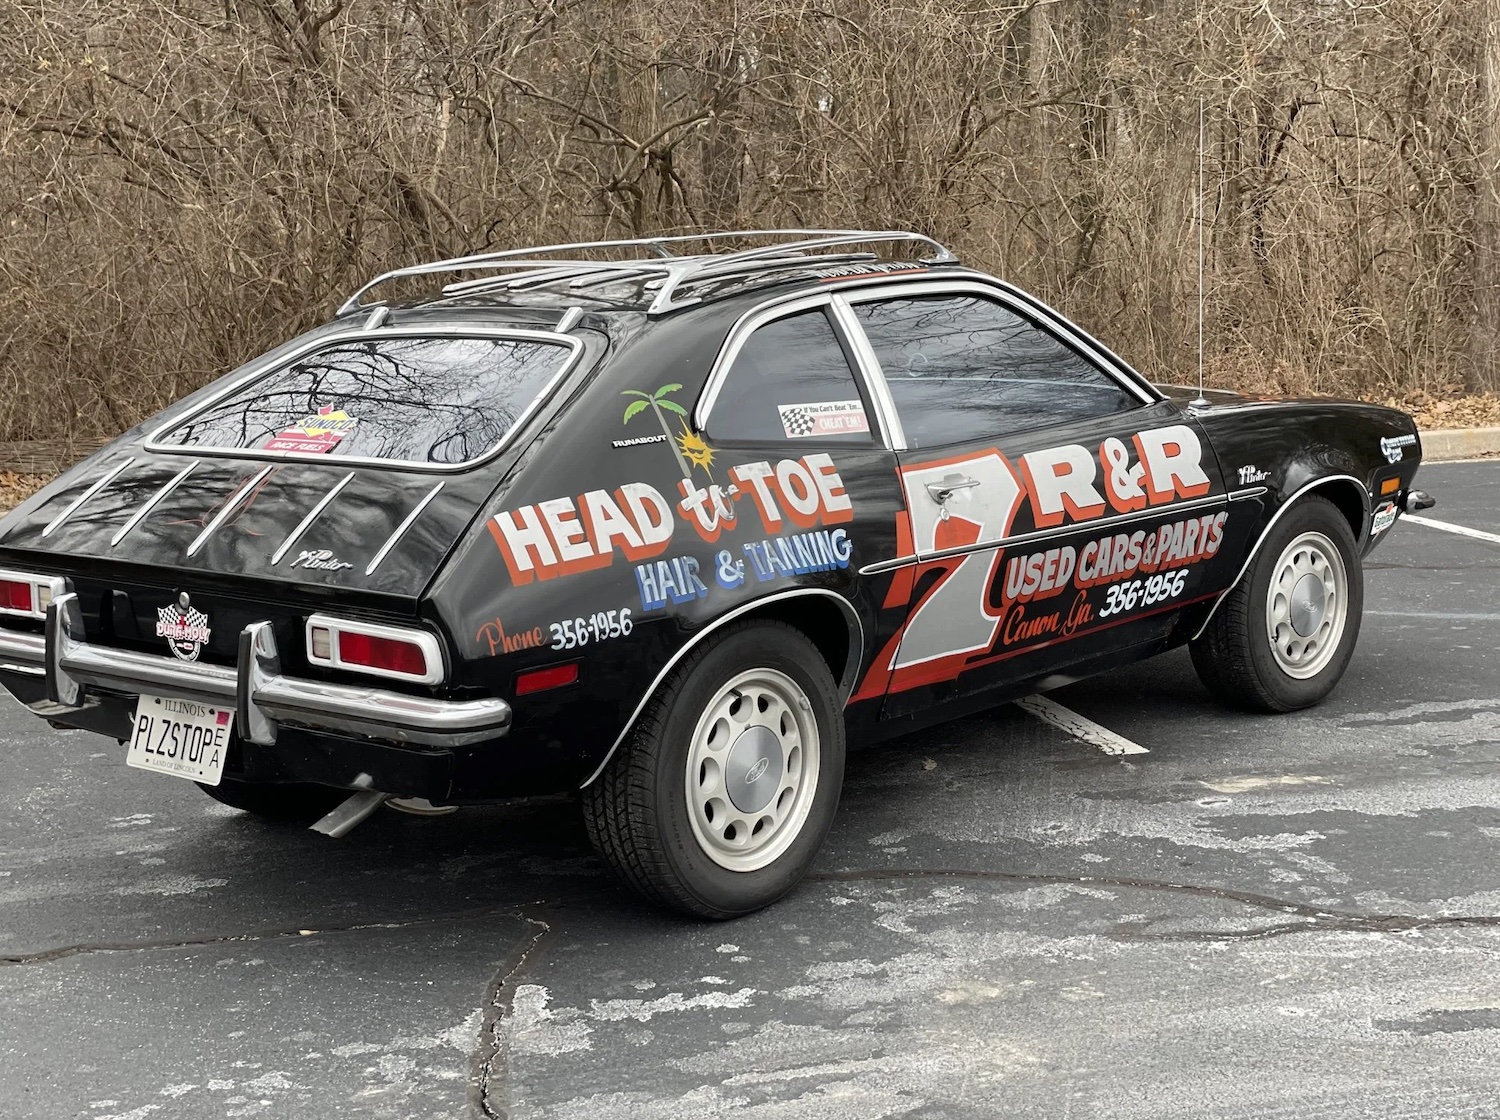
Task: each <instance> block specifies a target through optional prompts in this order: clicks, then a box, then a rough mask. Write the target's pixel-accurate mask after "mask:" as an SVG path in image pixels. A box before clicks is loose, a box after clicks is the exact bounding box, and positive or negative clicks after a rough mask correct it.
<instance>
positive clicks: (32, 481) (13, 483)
mask: <svg viewBox="0 0 1500 1120" xmlns="http://www.w3.org/2000/svg"><path fill="white" fill-rule="evenodd" d="M49 481H50V480H49V479H48V478H47V476H46V475H43V474H15V473H14V472H12V471H0V509H10V507H11V506H13V505H16V504H17V503H19V502H24V501H25V500H26V499H27V498H29V497H31V495H33V494H35V493H36V492H37V491H38V490H40V489H41V488H42V487H43V486H45V485H47V483H48V482H49Z"/></svg>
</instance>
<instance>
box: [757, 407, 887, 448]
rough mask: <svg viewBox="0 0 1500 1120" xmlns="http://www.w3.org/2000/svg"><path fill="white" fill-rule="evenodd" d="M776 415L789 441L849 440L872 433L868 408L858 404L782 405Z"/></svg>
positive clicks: (777, 409) (777, 408)
mask: <svg viewBox="0 0 1500 1120" xmlns="http://www.w3.org/2000/svg"><path fill="white" fill-rule="evenodd" d="M776 411H777V412H778V413H779V414H780V415H781V428H782V430H783V431H784V432H786V435H787V439H806V438H807V437H808V436H846V435H852V434H854V433H856V432H868V431H869V430H870V422H869V421H868V420H866V419H865V406H864V405H863V404H861V403H860V402H859V401H857V400H853V401H814V402H810V403H807V404H779V405H777V406H776Z"/></svg>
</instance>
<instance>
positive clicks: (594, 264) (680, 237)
mask: <svg viewBox="0 0 1500 1120" xmlns="http://www.w3.org/2000/svg"><path fill="white" fill-rule="evenodd" d="M751 237H777V238H782V239H783V240H781V241H779V242H777V243H776V244H773V245H764V246H760V247H757V248H752V249H742V250H739V251H737V252H734V253H727V254H720V255H715V254H708V253H706V254H701V255H683V256H679V255H676V254H673V253H671V252H669V251H668V250H667V248H666V247H667V246H668V245H680V244H682V243H684V242H691V241H701V242H712V241H722V240H733V239H745V238H751ZM786 239H790V240H786ZM873 242H905V243H913V244H921V245H927V246H930V247H931V248H932V250H933V253H932V255H931V256H929V257H926V258H924V261H925V263H929V264H951V263H954V262H956V261H957V260H958V258H957V257H956V256H955V255H954V254H953V253H952V252H951V251H950V250H949V249H947V248H946V247H945V246H943V245H942V244H941V243H939V242H938V241H935V240H934V239H933V238H931V237H928V236H926V235H925V234H920V233H912V232H909V231H901V230H816V229H759V230H726V231H723V232H717V233H689V234H672V235H668V236H659V237H638V238H628V239H624V240H616V241H575V242H568V243H564V244H557V245H541V246H534V247H531V248H526V249H508V250H503V251H499V252H494V253H479V254H474V255H471V256H465V257H451V258H448V259H446V260H440V261H431V262H429V263H426V264H418V265H408V266H407V267H405V268H397V269H392V270H391V271H389V272H385V273H382V274H381V275H379V276H377V277H375V278H374V279H373V280H370V281H368V282H366V283H365V284H364V285H363V286H362V287H361V288H360V289H359V290H358V291H356V292H355V293H354V294H353V295H351V296H350V297H349V298H348V299H347V300H345V301H344V303H343V304H342V305H341V306H340V307H339V309H338V311H337V314H338V315H345V314H348V313H349V312H351V311H358V310H360V309H361V308H362V307H364V306H365V305H364V304H363V303H362V302H361V301H362V299H363V297H364V296H365V294H366V293H368V292H369V291H370V290H371V289H373V288H376V287H378V286H379V285H381V284H384V283H386V282H387V281H389V280H395V279H398V278H401V277H411V276H426V275H432V274H434V273H439V272H466V271H470V270H477V269H496V270H501V271H506V270H514V271H519V272H531V273H533V274H536V273H538V272H541V271H543V270H548V269H557V270H564V269H566V270H569V271H570V272H571V270H574V269H576V270H580V271H582V272H586V273H611V274H616V275H618V274H620V273H622V272H627V271H629V272H633V273H636V274H639V273H643V272H657V273H660V274H662V276H663V280H662V284H661V289H660V291H658V293H657V295H656V298H655V299H654V300H653V301H652V304H651V307H650V308H649V313H651V314H661V313H663V312H665V311H669V310H672V309H673V308H674V307H681V306H686V305H687V303H688V302H692V303H696V302H697V300H696V299H693V300H689V301H681V300H675V299H674V298H673V296H674V292H675V290H676V289H677V288H679V287H681V286H682V285H683V284H684V283H686V282H688V281H690V280H693V279H697V278H700V277H702V276H704V275H705V274H706V273H707V272H708V270H714V272H715V273H717V272H719V270H720V268H721V267H722V266H724V265H727V264H730V263H731V262H752V261H759V262H761V263H770V262H769V261H768V260H767V258H770V260H778V261H779V260H782V259H787V258H788V254H801V255H802V256H804V257H805V258H806V259H818V258H815V257H813V256H812V255H811V253H809V250H814V249H827V248H833V247H836V246H839V245H852V244H861V243H873ZM589 249H645V250H646V251H647V252H649V253H651V254H652V257H651V258H649V259H636V260H623V261H599V260H593V261H585V260H578V259H573V260H538V259H537V258H538V257H539V256H541V255H543V254H548V253H564V252H576V251H578V250H589ZM559 278H561V277H559ZM496 279H497V278H496V277H484V278H482V279H479V278H477V279H475V280H471V281H463V282H460V283H458V284H453V285H449V286H447V287H445V288H444V289H443V290H444V292H446V293H449V294H453V293H454V292H459V291H468V290H473V289H474V288H476V287H480V286H486V285H489V284H492V283H494V282H495V281H496ZM514 279H516V280H520V279H521V278H520V277H515V278H514ZM538 282H539V283H541V282H545V281H538Z"/></svg>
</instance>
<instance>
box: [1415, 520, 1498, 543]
mask: <svg viewBox="0 0 1500 1120" xmlns="http://www.w3.org/2000/svg"><path fill="white" fill-rule="evenodd" d="M1405 519H1406V520H1407V521H1410V522H1411V523H1412V524H1414V525H1426V526H1427V527H1428V528H1429V529H1441V530H1443V532H1445V533H1457V534H1458V535H1459V536H1461V537H1473V538H1474V539H1475V540H1480V541H1489V542H1490V543H1491V544H1500V533H1486V532H1485V531H1484V530H1483V529H1470V528H1468V527H1467V526H1464V525H1450V524H1449V523H1448V522H1446V521H1434V520H1433V519H1432V518H1430V517H1418V516H1417V515H1416V514H1414V513H1408V514H1407V515H1406V518H1405Z"/></svg>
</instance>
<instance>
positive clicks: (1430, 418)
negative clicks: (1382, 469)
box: [1383, 391, 1500, 431]
mask: <svg viewBox="0 0 1500 1120" xmlns="http://www.w3.org/2000/svg"><path fill="white" fill-rule="evenodd" d="M1383 403H1385V404H1388V405H1390V406H1392V407H1393V408H1400V409H1404V410H1405V411H1407V412H1410V413H1411V414H1412V416H1413V417H1414V418H1415V419H1416V421H1417V427H1419V428H1422V429H1425V430H1428V431H1431V430H1433V429H1439V428H1500V395H1497V394H1495V393H1483V394H1479V395H1477V396H1475V395H1464V394H1462V393H1455V394H1452V395H1437V394H1434V393H1425V392H1421V391H1418V392H1416V393H1413V394H1411V395H1410V396H1409V397H1406V398H1405V399H1394V398H1393V399H1390V400H1387V401H1385V402H1383Z"/></svg>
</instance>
